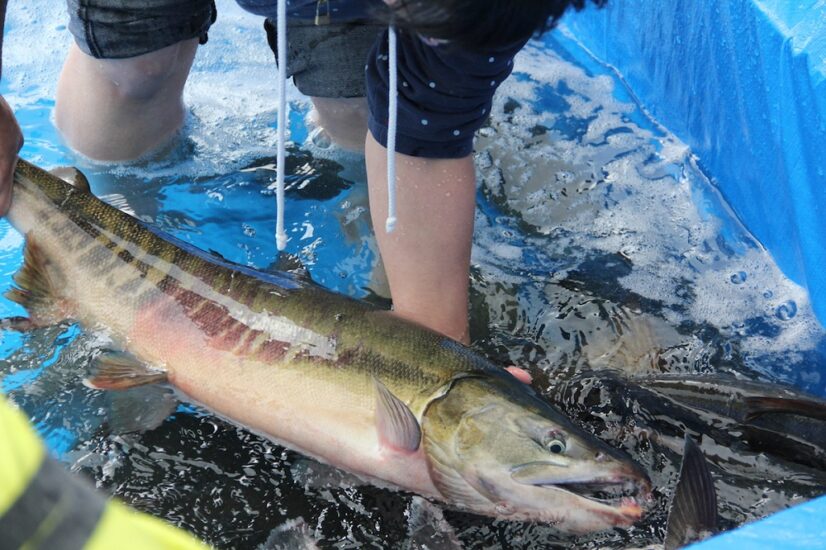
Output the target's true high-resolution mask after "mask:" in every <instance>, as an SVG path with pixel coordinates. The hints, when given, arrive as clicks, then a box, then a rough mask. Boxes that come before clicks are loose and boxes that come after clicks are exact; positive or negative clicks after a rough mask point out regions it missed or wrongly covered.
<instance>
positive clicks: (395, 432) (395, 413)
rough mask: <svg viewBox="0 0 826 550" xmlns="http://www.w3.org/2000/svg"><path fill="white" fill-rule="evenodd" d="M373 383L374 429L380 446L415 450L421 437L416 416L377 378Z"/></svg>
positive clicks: (398, 449) (405, 450)
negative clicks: (374, 389) (374, 392)
mask: <svg viewBox="0 0 826 550" xmlns="http://www.w3.org/2000/svg"><path fill="white" fill-rule="evenodd" d="M373 385H374V386H375V388H376V429H377V430H378V432H379V441H380V442H381V444H382V446H384V447H388V448H390V449H393V450H395V451H400V452H405V453H413V452H415V451H416V450H417V449H418V448H419V443H420V442H421V439H422V430H421V428H420V427H419V421H418V420H416V416H415V415H414V414H413V413H412V412H411V411H410V409H409V408H407V405H405V404H404V403H403V402H402V401H401V400H399V398H398V397H396V396H395V395H393V393H392V392H391V391H390V390H389V389H387V386H385V385H384V384H382V383H381V382H380V381H379V380H378V379H377V378H373Z"/></svg>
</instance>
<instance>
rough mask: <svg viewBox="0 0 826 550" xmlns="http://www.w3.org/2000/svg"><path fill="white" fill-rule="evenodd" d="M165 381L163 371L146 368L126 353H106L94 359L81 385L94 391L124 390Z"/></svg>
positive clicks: (165, 377) (165, 376)
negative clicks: (88, 373)
mask: <svg viewBox="0 0 826 550" xmlns="http://www.w3.org/2000/svg"><path fill="white" fill-rule="evenodd" d="M166 381H167V375H166V372H165V371H162V370H159V369H155V368H152V367H148V366H146V365H144V364H143V363H142V362H140V361H139V360H138V359H136V358H135V357H133V356H132V355H130V354H128V353H125V352H119V351H106V352H103V353H102V354H101V355H99V356H98V357H97V358H96V359H95V361H94V363H93V365H92V369H91V373H90V375H89V376H88V377H87V378H86V379H84V381H83V383H84V384H85V385H86V386H88V387H90V388H93V389H96V390H126V389H129V388H136V387H140V386H145V385H148V384H163V383H165V382H166Z"/></svg>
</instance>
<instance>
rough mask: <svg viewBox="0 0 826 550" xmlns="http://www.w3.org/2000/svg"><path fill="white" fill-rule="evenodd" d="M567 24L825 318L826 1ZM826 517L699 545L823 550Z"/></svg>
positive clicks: (816, 506) (622, 1) (619, 11)
mask: <svg viewBox="0 0 826 550" xmlns="http://www.w3.org/2000/svg"><path fill="white" fill-rule="evenodd" d="M564 27H565V28H567V30H569V31H570V32H571V33H572V34H573V35H574V36H575V37H576V38H577V39H578V40H579V41H580V42H581V43H582V44H583V45H584V46H585V47H586V48H587V49H589V50H590V51H591V52H592V54H593V55H594V56H595V57H597V58H598V59H600V60H601V61H603V62H605V63H608V64H609V65H612V66H614V67H615V68H616V70H617V72H618V73H619V74H620V75H621V76H622V78H623V79H624V80H625V81H626V82H627V83H628V86H629V87H630V89H631V90H632V91H633V93H634V94H635V95H636V96H637V98H638V100H639V101H640V103H641V104H642V105H643V106H644V107H645V108H646V109H647V110H648V111H649V112H650V113H651V114H652V115H653V117H654V118H656V119H657V120H658V121H660V122H661V123H662V124H663V125H664V126H665V127H667V128H668V129H669V130H670V131H671V132H673V133H674V134H675V135H677V136H678V137H680V138H681V139H682V140H683V141H684V142H686V143H687V144H688V145H689V146H690V147H691V149H692V150H693V151H694V153H695V154H696V155H697V157H698V158H699V162H700V165H701V166H702V167H703V169H704V171H705V172H706V173H707V175H708V176H709V177H710V178H711V179H712V181H713V182H714V183H715V184H716V185H717V186H718V187H719V189H720V190H721V192H722V194H723V196H724V197H725V198H726V199H727V201H728V202H729V204H730V205H731V207H732V208H733V210H734V211H735V212H736V214H737V215H738V216H739V217H740V219H741V220H742V222H743V223H744V224H745V225H746V227H748V229H749V230H750V231H751V232H752V233H753V234H754V236H755V237H756V238H757V239H758V240H759V241H760V242H761V243H763V245H765V246H766V248H768V250H769V251H770V252H771V254H772V256H773V257H774V258H775V260H776V261H777V263H778V265H779V266H780V268H781V269H782V270H783V271H784V272H785V273H786V275H787V276H789V278H791V279H792V280H794V281H795V282H797V283H798V284H800V285H801V286H804V287H805V288H807V289H808V291H809V294H810V296H811V300H812V305H813V308H814V310H815V313H816V314H817V316H818V318H819V319H820V321H821V323H824V324H826V219H824V215H826V1H825V0H796V1H794V2H793V1H791V0H728V1H726V2H716V1H700V0H669V1H666V2H654V1H651V0H609V1H608V4H607V6H606V7H605V8H603V9H601V10H596V9H593V8H590V9H588V10H585V11H584V12H582V13H579V14H576V15H573V14H569V15H568V16H567V17H566V19H565V21H564ZM824 375H826V373H824ZM825 519H826V497H824V498H821V499H819V500H815V501H813V502H810V503H807V504H805V505H802V506H798V507H795V508H792V509H790V510H787V511H785V512H782V513H779V514H776V515H774V516H772V517H770V518H767V519H765V520H762V521H760V522H756V523H754V524H752V525H749V526H746V527H744V528H741V529H739V530H737V531H734V532H732V533H728V534H726V535H722V536H720V537H717V538H715V539H712V540H711V541H708V542H705V543H702V544H701V545H699V546H700V547H702V548H704V549H710V548H733V547H736V548H739V549H746V548H749V549H751V548H826V527H824V524H826V522H825V521H824V520H825Z"/></svg>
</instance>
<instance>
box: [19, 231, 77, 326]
mask: <svg viewBox="0 0 826 550" xmlns="http://www.w3.org/2000/svg"><path fill="white" fill-rule="evenodd" d="M64 283H65V277H64V276H63V273H62V272H61V270H60V269H59V268H58V267H57V266H56V265H55V264H54V263H52V261H51V260H49V257H48V255H47V254H46V253H45V251H44V250H43V248H42V247H41V246H40V244H38V242H37V240H36V239H35V238H34V237H32V236H31V235H29V236H27V237H26V246H25V249H24V251H23V267H21V268H20V270H19V271H18V272H17V273H15V275H14V286H13V287H12V288H11V289H10V290H8V291H7V292H6V293H5V296H6V298H8V299H9V300H11V301H12V302H15V303H17V304H20V305H21V306H23V307H24V308H26V311H27V312H28V313H29V321H30V323H31V328H34V327H43V326H49V325H54V324H57V323H59V322H61V321H63V320H65V319H68V318H70V317H71V309H72V308H71V307H70V305H69V301H68V300H66V299H65V298H63V297H62V296H61V295H60V289H62V288H64V286H65V284H64Z"/></svg>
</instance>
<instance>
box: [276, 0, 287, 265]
mask: <svg viewBox="0 0 826 550" xmlns="http://www.w3.org/2000/svg"><path fill="white" fill-rule="evenodd" d="M277 16H278V23H277V26H276V31H277V33H278V129H277V134H276V139H277V153H276V165H275V168H276V172H275V201H276V214H275V244H276V247H278V250H284V249H285V248H286V247H287V234H286V233H285V232H284V170H285V166H284V164H285V161H284V159H285V157H286V149H287V143H286V137H287V0H278V11H277Z"/></svg>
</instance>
